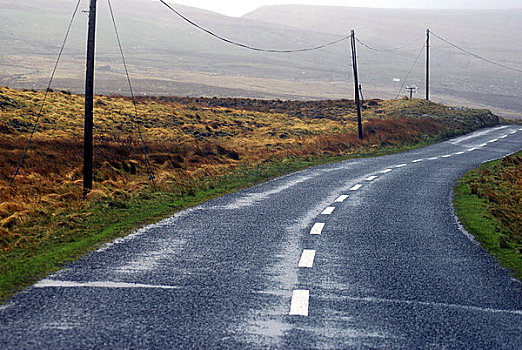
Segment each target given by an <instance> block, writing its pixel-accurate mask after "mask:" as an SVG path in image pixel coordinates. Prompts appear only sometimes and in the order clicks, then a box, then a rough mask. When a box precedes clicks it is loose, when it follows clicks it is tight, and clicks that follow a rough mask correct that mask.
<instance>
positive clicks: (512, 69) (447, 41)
mask: <svg viewBox="0 0 522 350" xmlns="http://www.w3.org/2000/svg"><path fill="white" fill-rule="evenodd" d="M430 34H432V35H433V36H435V37H437V38H438V39H440V40H442V41H444V42H445V43H446V44H448V45H451V46H453V47H454V48H456V49H458V50H460V51H462V52H464V53H466V54H468V55H471V56H473V57H475V58H478V59H479V60H482V61H485V62H487V63H490V64H493V65H495V66H498V67H502V68H505V69H509V70H511V71H514V72H519V73H522V69H517V68H513V67H510V66H506V65H504V64H502V63H498V62H495V61H492V60H489V59H487V58H484V57H482V56H479V55H477V54H476V53H473V52H471V51H469V50H466V49H464V48H462V47H460V46H458V45H456V44H454V43H452V42H450V41H449V40H446V39H444V38H443V37H441V36H439V35H437V34H436V33H434V32H432V31H430Z"/></svg>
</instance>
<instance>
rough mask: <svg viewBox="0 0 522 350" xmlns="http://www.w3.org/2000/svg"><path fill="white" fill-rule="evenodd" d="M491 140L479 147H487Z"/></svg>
mask: <svg viewBox="0 0 522 350" xmlns="http://www.w3.org/2000/svg"><path fill="white" fill-rule="evenodd" d="M488 143H489V142H486V143H483V144H482V145H479V147H485V146H487V145H488Z"/></svg>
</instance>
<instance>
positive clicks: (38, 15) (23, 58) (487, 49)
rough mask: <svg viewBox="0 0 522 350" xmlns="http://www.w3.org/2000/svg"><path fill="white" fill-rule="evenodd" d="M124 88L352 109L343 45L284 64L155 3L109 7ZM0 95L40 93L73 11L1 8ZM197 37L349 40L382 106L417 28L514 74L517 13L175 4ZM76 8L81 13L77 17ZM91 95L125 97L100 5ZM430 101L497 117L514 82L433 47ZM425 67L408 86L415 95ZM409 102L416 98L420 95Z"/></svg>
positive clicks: (78, 59)
mask: <svg viewBox="0 0 522 350" xmlns="http://www.w3.org/2000/svg"><path fill="white" fill-rule="evenodd" d="M113 5H114V6H113V7H114V10H115V14H116V19H117V22H118V26H119V31H120V35H121V37H122V41H123V46H124V50H125V52H126V56H127V61H128V63H129V68H130V72H131V75H132V78H133V82H134V87H135V89H136V91H137V92H138V93H139V94H142V95H180V96H218V97H226V96H237V97H251V98H269V99H270V98H281V99H324V98H330V99H339V98H352V97H353V88H352V72H351V67H350V62H349V61H350V58H349V43H348V42H343V43H339V44H336V45H334V46H331V47H328V48H326V49H323V50H319V51H314V52H305V53H294V54H276V53H262V52H253V51H247V50H244V49H242V48H238V47H234V46H231V45H229V44H226V43H224V42H221V41H218V40H216V39H215V38H213V37H211V36H209V35H208V34H206V33H203V32H201V31H199V30H198V29H196V28H194V27H192V26H190V25H189V24H187V23H186V22H184V21H183V20H181V19H180V18H179V17H177V16H176V15H175V14H173V13H172V12H170V11H169V10H168V9H166V8H165V7H164V6H163V5H162V4H161V3H159V2H153V1H140V0H125V1H124V0H113ZM0 6H1V7H2V12H1V13H0V45H1V46H2V48H3V49H2V52H1V53H0V60H1V62H2V64H1V66H0V84H3V85H8V86H12V87H19V88H45V87H46V84H47V79H48V77H49V75H50V72H51V70H52V67H53V64H54V59H55V57H56V55H57V52H58V50H59V45H60V43H61V40H62V38H63V35H64V32H65V29H66V26H67V23H68V21H69V18H70V14H71V13H72V10H73V7H74V4H71V2H69V1H65V0H55V1H52V2H49V1H44V0H32V1H28V0H22V1H15V0H0ZM175 8H176V9H178V10H180V11H181V12H182V13H183V14H185V15H186V16H187V17H189V18H191V19H193V20H194V21H196V22H197V23H199V24H201V25H202V26H204V27H205V28H208V29H210V30H212V31H215V32H216V33H218V34H220V35H223V36H225V37H227V38H230V39H232V40H235V41H239V42H242V43H245V44H248V45H253V46H256V47H262V48H273V49H293V48H302V47H311V46H315V45H317V44H322V43H325V42H330V41H333V40H336V39H339V38H341V37H343V36H345V35H346V34H348V33H349V31H350V30H351V29H355V31H356V35H357V37H358V38H359V39H360V40H361V41H363V42H365V43H367V44H368V45H370V46H374V47H376V48H382V49H392V48H397V47H403V49H402V50H400V51H397V52H396V51H394V52H379V51H371V50H368V49H366V48H365V47H364V46H361V45H359V59H360V63H359V65H360V74H361V77H360V79H361V83H362V84H363V89H364V91H363V92H364V94H365V97H368V98H393V97H395V95H396V94H397V91H398V90H399V87H400V83H398V82H396V81H394V79H396V78H400V79H404V77H405V76H406V73H407V72H408V70H409V69H410V67H411V65H412V63H413V61H414V59H415V57H416V56H417V53H418V52H419V50H420V49H421V47H422V46H423V45H424V40H425V30H426V28H428V27H429V28H430V29H432V30H433V31H434V32H435V33H437V34H439V35H441V36H442V37H445V38H447V39H449V40H451V41H454V42H455V43H457V44H459V45H462V46H463V47H465V48H466V49H469V50H472V51H473V52H476V53H478V54H480V55H483V56H485V57H487V58H489V59H492V60H496V61H499V62H501V63H503V64H506V65H511V66H514V67H516V68H521V69H522V49H521V48H520V47H519V45H518V44H517V43H518V39H519V38H518V34H517V33H520V32H521V31H522V24H521V23H520V21H518V18H520V17H521V16H522V10H495V11H462V10H444V11H442V10H437V11H435V10H429V11H428V10H391V9H385V10H384V9H364V8H345V7H325V6H319V7H311V6H268V7H263V8H260V9H259V10H257V11H254V12H252V13H250V14H247V15H245V16H244V17H242V18H233V17H227V16H223V15H220V14H217V13H213V12H210V11H204V10H200V9H195V8H192V7H187V6H181V5H176V6H175ZM86 9H87V7H86V4H83V5H82V7H81V10H86ZM86 22H87V16H86V15H85V14H83V13H79V14H78V16H77V18H76V21H75V23H74V26H73V28H72V32H71V37H70V42H69V44H68V45H67V47H66V50H65V52H64V56H63V60H62V64H61V65H60V69H59V70H58V74H57V76H56V80H55V84H54V87H55V88H56V89H67V90H71V91H74V92H81V91H82V89H83V74H84V72H83V67H84V65H85V63H84V52H85V32H86V26H87V24H86ZM98 23H99V26H98V36H97V38H98V44H97V79H96V89H97V92H99V93H105V94H111V93H126V91H127V89H126V87H125V78H124V76H123V69H122V66H121V59H120V57H119V52H118V48H117V44H116V40H115V37H114V33H113V29H112V24H111V22H110V16H109V13H108V9H107V5H106V3H105V2H103V1H102V2H99V14H98ZM432 46H433V47H432V55H433V56H432V75H431V76H432V93H433V99H434V100H435V101H440V102H446V103H448V104H466V105H471V106H477V107H483V108H489V109H492V110H493V111H495V112H497V113H499V114H501V115H504V116H515V115H520V112H521V111H522V102H521V101H522V99H521V97H522V87H521V83H520V82H521V81H522V73H520V74H519V73H514V72H511V71H506V70H503V69H500V68H498V67H495V66H491V65H488V64H487V63H485V62H483V61H480V60H476V59H474V58H472V57H470V56H468V55H465V54H463V53H462V52H459V51H456V50H455V49H454V48H452V47H451V46H448V45H447V44H445V43H443V42H441V41H440V40H438V39H436V38H433V40H432ZM423 61H424V58H423V57H422V56H421V58H420V60H419V61H418V62H417V65H416V66H415V67H414V69H413V70H412V74H411V77H410V79H409V81H408V84H409V85H417V86H419V87H420V88H422V87H423V86H424V68H423ZM419 93H421V94H422V93H423V91H422V90H419Z"/></svg>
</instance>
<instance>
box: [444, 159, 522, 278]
mask: <svg viewBox="0 0 522 350" xmlns="http://www.w3.org/2000/svg"><path fill="white" fill-rule="evenodd" d="M521 179H522V152H520V153H518V154H515V155H511V156H508V157H506V158H503V159H501V160H496V161H493V162H489V163H486V164H483V165H481V166H480V167H478V168H477V169H474V170H472V171H470V172H468V173H467V174H466V175H465V176H464V177H462V178H461V179H460V181H459V183H458V185H457V186H456V187H455V198H454V204H455V208H456V211H457V215H458V217H459V219H460V221H461V222H462V224H463V225H464V227H465V228H466V230H468V232H470V233H471V234H473V235H474V236H475V237H476V239H477V241H478V242H480V243H481V244H482V246H483V247H484V248H485V249H486V250H488V251H489V252H490V253H491V255H493V256H494V257H495V258H497V259H498V261H499V262H500V264H502V265H503V266H505V267H506V268H508V269H509V270H510V271H511V273H512V275H513V276H514V277H516V278H518V279H519V280H522V182H521V181H522V180H521Z"/></svg>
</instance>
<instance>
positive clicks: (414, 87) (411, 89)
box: [406, 86, 417, 99]
mask: <svg viewBox="0 0 522 350" xmlns="http://www.w3.org/2000/svg"><path fill="white" fill-rule="evenodd" d="M406 90H408V91H409V92H410V99H411V98H413V93H414V92H415V93H417V87H416V86H412V87H407V86H406Z"/></svg>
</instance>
